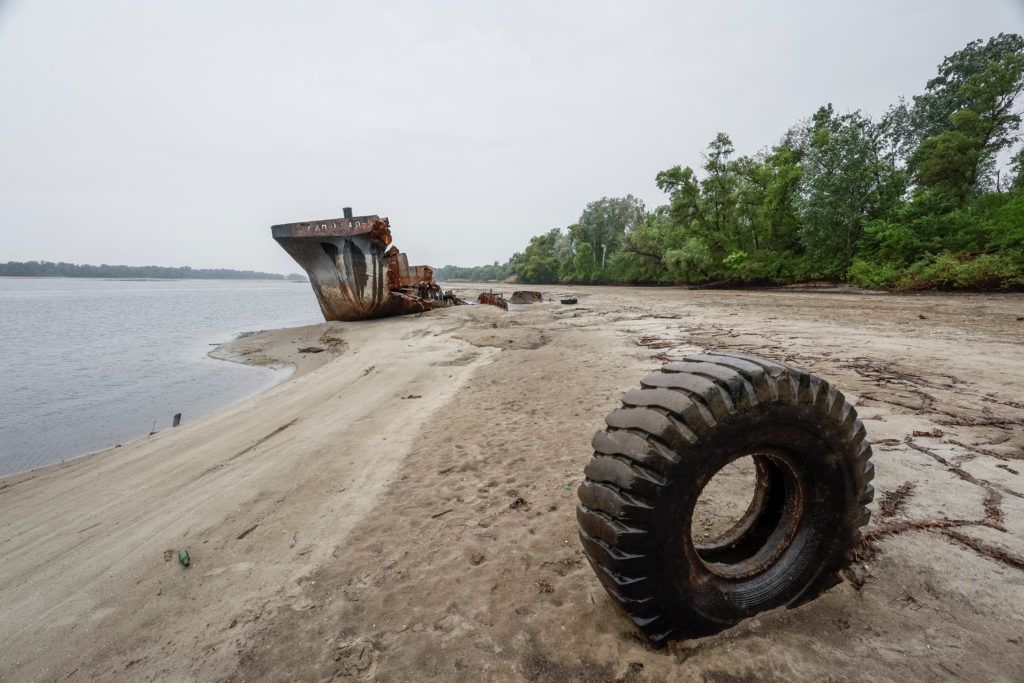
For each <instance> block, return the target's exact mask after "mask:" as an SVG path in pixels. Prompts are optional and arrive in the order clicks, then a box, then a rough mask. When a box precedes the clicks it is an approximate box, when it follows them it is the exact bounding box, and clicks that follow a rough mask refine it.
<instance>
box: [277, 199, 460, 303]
mask: <svg viewBox="0 0 1024 683" xmlns="http://www.w3.org/2000/svg"><path fill="white" fill-rule="evenodd" d="M344 214H345V215H344V216H343V217H342V218H331V219H327V220H322V221H304V222H299V223H284V224H281V225H275V226H272V227H271V229H270V230H271V234H272V235H273V237H274V240H275V241H276V242H277V243H278V244H280V245H281V247H282V248H283V249H284V250H285V251H287V252H288V254H289V255H290V256H291V257H292V258H293V259H295V261H296V262H297V263H298V264H299V265H300V266H302V268H303V269H304V270H305V271H306V273H307V274H308V275H309V282H310V284H311V285H312V286H313V292H314V293H315V294H316V299H317V301H318V302H319V304H320V310H321V311H322V312H323V314H324V318H325V319H326V320H365V319H367V318H383V317H386V316H391V315H404V314H407V313H419V312H421V311H429V310H431V309H434V308H443V307H445V306H453V305H456V304H463V303H466V302H465V301H462V300H461V299H458V298H457V297H456V296H455V295H454V294H453V293H452V292H451V291H442V290H441V287H440V286H439V285H438V284H437V283H436V282H434V269H433V268H431V267H430V266H410V265H409V260H408V258H407V257H406V255H405V254H403V253H402V252H400V251H398V248H397V247H394V246H391V224H390V222H389V221H388V219H387V218H381V217H380V216H377V215H369V216H353V215H352V209H350V208H345V209H344ZM389 246H391V248H390V249H389V248H388V247H389Z"/></svg>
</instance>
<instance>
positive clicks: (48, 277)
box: [0, 275, 309, 285]
mask: <svg viewBox="0 0 1024 683" xmlns="http://www.w3.org/2000/svg"><path fill="white" fill-rule="evenodd" d="M7 279H9V280H111V281H119V282H151V281H152V282H182V281H188V280H221V281H225V282H238V281H241V280H244V281H247V282H293V283H295V284H300V285H305V284H309V280H297V279H290V278H287V277H203V276H191V277H132V276H125V277H116V276H105V275H0V280H7Z"/></svg>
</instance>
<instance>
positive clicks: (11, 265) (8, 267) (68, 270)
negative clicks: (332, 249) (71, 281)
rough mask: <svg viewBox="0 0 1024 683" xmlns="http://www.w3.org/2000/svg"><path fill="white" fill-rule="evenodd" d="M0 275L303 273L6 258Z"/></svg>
mask: <svg viewBox="0 0 1024 683" xmlns="http://www.w3.org/2000/svg"><path fill="white" fill-rule="evenodd" d="M0 276H6V277H105V278H158V279H196V280H300V281H303V282H305V280H306V276H305V275H299V274H298V273H292V274H290V275H281V274H280V273H262V272H259V271H255V270H231V269H230V268H190V267H189V266H182V267H180V268H178V267H166V266H111V265H107V264H103V265H99V266H90V265H86V264H81V265H80V264H75V263H65V262H63V261H60V262H58V263H54V262H52V261H8V262H7V263H0Z"/></svg>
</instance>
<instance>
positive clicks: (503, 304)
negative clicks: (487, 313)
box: [476, 292, 508, 311]
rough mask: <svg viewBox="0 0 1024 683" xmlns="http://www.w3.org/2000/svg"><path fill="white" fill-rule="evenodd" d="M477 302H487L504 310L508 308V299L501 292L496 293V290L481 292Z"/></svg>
mask: <svg viewBox="0 0 1024 683" xmlns="http://www.w3.org/2000/svg"><path fill="white" fill-rule="evenodd" d="M476 302H477V303H478V304H487V305H488V306H497V307H498V308H502V309H504V310H506V311H507V310H508V299H506V298H504V297H503V296H501V294H495V293H494V292H481V294H480V296H478V297H477V299H476Z"/></svg>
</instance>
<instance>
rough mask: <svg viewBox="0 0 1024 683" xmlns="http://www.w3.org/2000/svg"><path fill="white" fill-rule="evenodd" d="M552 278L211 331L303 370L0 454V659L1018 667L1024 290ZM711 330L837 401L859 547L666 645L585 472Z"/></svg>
mask: <svg viewBox="0 0 1024 683" xmlns="http://www.w3.org/2000/svg"><path fill="white" fill-rule="evenodd" d="M460 286H461V287H462V288H463V290H464V293H465V294H467V295H470V296H472V295H474V294H475V293H476V292H477V291H479V288H476V287H467V286H464V285H460ZM543 289H544V290H545V292H547V293H548V294H549V295H550V294H554V293H559V292H564V291H567V290H566V289H565V288H543ZM571 291H572V292H573V293H576V294H578V295H579V304H578V305H576V306H561V305H559V304H557V303H543V304H538V305H533V306H524V307H521V308H517V309H515V310H513V311H511V312H509V313H505V312H504V311H501V310H499V309H497V308H493V307H486V306H473V307H457V308H452V309H447V310H442V311H435V312H432V313H429V314H425V315H419V316H408V317H404V318H396V319H388V320H378V321H367V322H361V323H332V324H330V325H322V326H312V327H308V328H297V329H295V330H274V331H270V332H265V333H259V334H255V335H251V336H247V337H244V338H242V339H240V340H237V341H236V342H233V343H232V344H231V345H230V347H229V348H225V349H222V350H220V351H219V353H220V354H221V355H226V356H230V357H232V358H234V359H240V360H246V361H248V362H255V363H259V364H281V363H295V365H296V373H295V375H294V376H293V377H292V378H291V379H289V380H287V381H286V382H284V383H282V384H280V385H277V386H275V387H274V388H272V389H270V390H269V391H267V392H265V393H263V394H260V395H258V396H255V397H253V398H251V399H248V400H246V401H244V402H242V403H240V404H237V405H234V406H230V407H228V408H225V409H223V410H221V411H218V412H216V413H214V414H212V415H209V416H207V417H204V418H202V419H200V420H197V421H195V422H192V423H187V424H185V425H183V426H182V427H179V428H177V429H173V430H165V431H162V432H160V433H158V434H155V435H153V436H151V437H148V438H146V439H141V440H139V441H136V442H133V443H131V444H126V445H125V446H124V447H122V448H117V449H111V450H108V451H105V452H103V453H100V454H97V455H93V456H89V457H86V458H83V459H80V460H75V461H71V462H68V463H65V464H63V465H58V466H53V467H49V468H44V469H42V470H37V471H34V472H30V473H25V474H23V475H15V476H12V477H7V478H4V479H0V551H2V552H3V556H4V562H3V563H0V613H2V614H3V615H4V619H3V620H2V621H0V679H3V680H11V681H20V680H87V679H91V678H96V677H103V678H108V679H125V680H129V679H130V680H152V679H173V680H211V679H232V680H252V679H272V680H282V679H297V680H327V679H331V678H339V679H348V678H350V679H354V680H410V681H412V680H423V679H425V678H439V679H445V680H453V679H454V680H467V681H470V680H472V681H475V680H615V679H618V680H665V679H680V680H723V681H724V680H747V679H756V680H790V679H804V680H821V679H827V678H831V679H837V680H841V679H856V680H892V679H910V680H920V679H930V678H942V679H949V678H964V679H971V680H1014V679H1016V680H1019V679H1020V678H1021V677H1022V676H1024V620H1022V618H1021V616H1020V615H1021V614H1024V344H1022V343H1021V340H1022V338H1024V320H1022V318H1024V296H1022V295H1019V294H1010V295H970V294H964V295H939V294H929V295H921V296H884V295H861V294H834V293H797V292H786V291H744V292H736V291H702V292H697V291H686V290H663V289H643V288H636V289H628V288H596V287H595V288H586V287H584V288H572V290H571ZM510 292H511V288H509V293H510ZM309 347H317V348H323V349H324V350H323V351H322V352H319V353H313V352H310V351H309V350H308V349H309ZM300 348H303V349H307V351H306V352H302V353H300V352H299V349H300ZM706 348H713V349H719V350H729V349H731V350H740V351H744V352H748V353H755V354H760V355H764V356H767V357H770V358H777V359H781V360H786V361H788V362H791V363H795V364H797V365H801V366H803V367H806V368H808V369H810V370H812V371H814V372H816V373H818V374H820V375H821V376H823V377H825V378H827V379H828V380H829V381H831V382H833V383H834V384H835V385H836V386H837V387H839V388H840V389H841V390H843V391H844V392H845V393H846V394H847V396H848V397H849V398H851V399H852V400H854V401H855V403H856V406H857V409H858V411H859V412H860V414H861V417H862V418H863V419H864V420H865V424H866V425H867V428H868V434H869V438H870V439H871V440H872V441H873V443H874V444H875V465H876V472H877V476H876V480H875V487H876V490H877V494H876V500H875V503H874V504H873V505H872V506H871V507H872V512H873V518H872V522H871V525H870V527H869V528H868V532H869V533H868V536H869V542H867V543H865V545H864V547H863V548H862V551H861V558H860V561H859V562H858V563H857V565H855V566H854V567H853V568H852V569H851V570H850V571H849V572H847V573H846V575H845V577H844V580H843V582H842V583H841V584H839V585H837V586H835V587H834V588H832V589H830V590H829V591H828V592H827V593H826V594H825V595H823V596H822V597H821V598H819V599H818V600H815V601H813V602H811V603H808V604H805V605H803V606H800V607H798V608H795V609H791V610H786V609H781V610H776V611H774V612H770V613H766V614H762V615H760V616H758V617H756V618H754V619H751V620H748V621H746V622H744V623H742V624H740V625H739V626H737V627H735V628H733V629H730V630H728V631H725V632H723V633H721V634H719V635H716V636H713V637H710V638H705V639H702V640H693V641H683V642H679V643H675V644H673V645H672V646H670V647H669V648H667V649H665V650H660V651H654V650H651V649H649V648H648V647H646V646H645V645H644V644H643V642H642V641H641V640H640V639H638V638H637V637H636V635H635V633H633V631H632V630H631V629H630V627H629V623H628V621H626V620H625V619H624V618H623V617H621V616H620V615H619V614H618V612H616V610H615V609H614V608H613V607H612V605H611V603H610V601H609V600H608V598H607V597H606V596H605V594H604V592H603V590H602V589H601V587H600V585H599V584H598V582H597V579H596V577H595V576H594V575H593V573H592V571H591V569H590V567H589V566H588V565H587V564H586V561H585V560H584V558H583V555H582V552H581V550H580V547H579V543H578V540H577V539H576V535H575V529H576V521H575V515H574V506H575V501H576V492H575V488H576V487H577V486H578V485H579V482H580V480H581V478H582V470H583V467H584V465H585V464H586V462H587V460H588V459H589V457H590V448H589V441H590V437H591V435H592V434H593V432H594V431H595V430H596V429H598V428H599V427H600V426H601V424H602V420H603V417H604V415H605V414H606V413H608V412H609V411H610V410H612V409H613V408H614V407H616V405H617V403H618V399H619V397H620V396H621V395H622V393H623V392H624V391H626V390H628V389H629V388H632V387H635V386H637V385H638V383H639V381H640V379H641V377H642V376H643V375H644V374H645V373H647V372H648V371H651V370H654V369H656V368H657V367H658V366H659V365H660V364H661V363H662V362H664V361H666V360H671V359H674V358H678V357H681V356H683V355H685V354H687V353H690V352H696V351H699V350H702V349H706ZM737 481H742V478H739V479H738V480H737ZM741 493H742V492H741V491H738V490H737V491H736V494H737V495H741ZM732 503H734V501H730V500H723V501H722V503H721V508H722V510H723V511H725V510H727V509H729V507H730V505H731V504H732ZM711 505H712V506H713V505H714V503H711ZM712 512H714V511H713V510H712ZM182 547H186V548H188V549H189V551H190V553H191V557H192V561H193V564H192V567H191V568H190V569H188V570H187V571H186V570H184V569H183V568H182V567H181V566H180V565H179V564H178V563H177V560H176V558H175V557H174V556H173V554H172V557H171V559H170V560H168V561H165V559H164V557H165V551H168V550H172V551H175V552H176V551H177V550H178V549H180V548H182Z"/></svg>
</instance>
